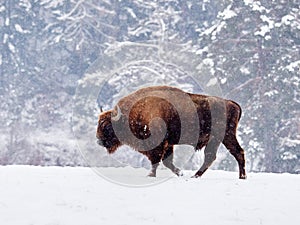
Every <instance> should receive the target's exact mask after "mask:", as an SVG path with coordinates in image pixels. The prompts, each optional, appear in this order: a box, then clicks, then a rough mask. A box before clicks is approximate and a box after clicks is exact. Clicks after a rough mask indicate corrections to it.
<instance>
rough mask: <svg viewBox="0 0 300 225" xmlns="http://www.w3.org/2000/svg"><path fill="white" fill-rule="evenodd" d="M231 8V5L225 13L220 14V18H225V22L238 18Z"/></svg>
mask: <svg viewBox="0 0 300 225" xmlns="http://www.w3.org/2000/svg"><path fill="white" fill-rule="evenodd" d="M230 8H231V5H229V6H228V7H227V8H226V9H225V10H224V11H223V12H221V13H219V16H220V17H221V18H223V19H224V20H227V19H231V18H233V17H235V16H237V14H236V13H235V12H234V11H233V10H231V9H230Z"/></svg>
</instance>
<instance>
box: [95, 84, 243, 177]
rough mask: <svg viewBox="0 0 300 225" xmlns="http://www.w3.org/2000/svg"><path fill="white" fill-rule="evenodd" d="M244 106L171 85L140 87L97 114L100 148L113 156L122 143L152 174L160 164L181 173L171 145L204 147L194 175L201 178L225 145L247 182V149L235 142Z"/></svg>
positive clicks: (97, 135) (196, 148)
mask: <svg viewBox="0 0 300 225" xmlns="http://www.w3.org/2000/svg"><path fill="white" fill-rule="evenodd" d="M241 112H242V110H241V107H240V106H239V105H238V104H237V103H235V102H234V101H231V100H225V99H222V98H219V97H212V96H206V95H198V94H191V93H186V92H184V91H182V90H180V89H178V88H174V87H169V86H154V87H146V88H142V89H140V90H138V91H136V92H133V93H132V94H130V95H128V96H126V97H124V98H122V99H121V100H120V101H119V102H118V103H117V105H116V107H115V108H114V109H113V110H109V111H106V112H102V113H101V114H100V115H99V121H98V127H97V134H96V137H97V139H98V144H99V145H101V146H104V147H105V148H106V149H107V151H108V152H109V153H113V152H115V151H116V150H117V148H118V147H120V146H121V145H123V144H126V145H129V146H131V147H132V148H133V149H135V150H137V151H138V152H140V153H142V154H144V155H145V156H147V157H148V159H149V160H150V162H151V164H152V169H151V172H150V174H149V176H156V169H157V167H158V165H159V163H160V161H162V162H163V164H164V165H165V166H166V167H167V168H169V169H170V170H171V171H173V172H174V173H175V174H176V175H180V174H181V173H180V170H179V169H178V168H176V167H175V166H174V164H173V147H174V145H176V144H188V145H192V146H194V147H195V150H200V149H202V148H203V147H205V149H204V155H205V159H204V163H203V165H202V166H201V168H200V169H199V170H198V171H197V172H196V174H195V175H194V177H201V176H202V174H203V173H204V172H205V171H206V170H207V169H208V167H209V166H210V165H211V164H212V162H213V161H214V160H215V159H216V153H217V149H218V147H219V145H220V143H223V144H224V145H225V146H226V148H227V149H228V150H229V152H230V153H231V154H232V155H233V156H234V158H235V159H236V160H237V162H238V165H239V178H240V179H246V173H245V156H244V150H243V149H242V148H241V146H240V145H239V143H238V141H237V139H236V130H237V125H238V122H239V119H240V117H241Z"/></svg>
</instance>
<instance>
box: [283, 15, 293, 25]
mask: <svg viewBox="0 0 300 225" xmlns="http://www.w3.org/2000/svg"><path fill="white" fill-rule="evenodd" d="M294 19H295V17H294V16H292V15H286V16H284V17H282V19H281V22H282V23H283V24H285V25H291V21H293V20H294Z"/></svg>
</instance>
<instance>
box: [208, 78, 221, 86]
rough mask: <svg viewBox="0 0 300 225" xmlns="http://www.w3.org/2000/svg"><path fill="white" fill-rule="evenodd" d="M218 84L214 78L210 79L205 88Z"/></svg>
mask: <svg viewBox="0 0 300 225" xmlns="http://www.w3.org/2000/svg"><path fill="white" fill-rule="evenodd" d="M217 83H218V79H217V78H216V77H214V78H211V79H210V80H209V81H208V83H207V84H206V86H207V87H210V86H214V85H216V84H217Z"/></svg>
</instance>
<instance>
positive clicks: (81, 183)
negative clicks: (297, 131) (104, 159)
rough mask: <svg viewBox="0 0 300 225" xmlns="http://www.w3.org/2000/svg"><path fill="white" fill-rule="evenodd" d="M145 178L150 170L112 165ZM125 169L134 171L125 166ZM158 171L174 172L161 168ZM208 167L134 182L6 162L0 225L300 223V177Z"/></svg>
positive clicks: (0, 182)
mask: <svg viewBox="0 0 300 225" xmlns="http://www.w3.org/2000/svg"><path fill="white" fill-rule="evenodd" d="M106 170H107V171H110V172H111V173H112V174H120V175H124V176H130V177H128V180H133V179H152V180H155V179H160V178H146V177H144V176H145V175H146V174H147V171H146V170H144V169H128V168H108V169H106ZM124 171H129V172H128V173H124ZM158 174H160V176H161V177H162V176H169V174H166V172H165V171H164V170H159V171H158ZM237 176H238V174H237V172H234V173H232V172H223V171H213V170H209V171H207V173H206V174H205V175H204V177H202V178H201V179H190V178H187V177H185V178H177V177H172V178H170V179H167V180H166V181H165V182H162V183H160V184H156V185H152V186H148V187H142V188H133V187H126V186H121V185H117V184H115V183H111V182H109V181H107V180H106V179H103V178H102V177H101V176H98V175H97V174H96V173H95V172H94V171H93V170H92V169H90V168H58V167H44V168H42V167H30V166H7V167H0V224H3V225H4V224H5V225H117V224H118V225H126V224H128V225H144V224H172V225H176V224H178V225H183V224H187V225H193V224H195V225H199V224H205V225H209V224H212V225H218V224H221V225H225V224H228V225H235V224H239V225H240V224H249V225H255V224H263V225H265V224H270V225H279V224H289V225H292V224H295V225H296V224H299V223H300V213H299V212H300V202H299V199H300V176H299V175H291V174H265V173H257V174H255V173H250V174H248V179H247V180H238V179H237Z"/></svg>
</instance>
